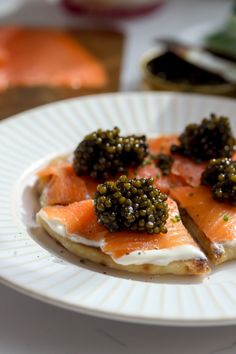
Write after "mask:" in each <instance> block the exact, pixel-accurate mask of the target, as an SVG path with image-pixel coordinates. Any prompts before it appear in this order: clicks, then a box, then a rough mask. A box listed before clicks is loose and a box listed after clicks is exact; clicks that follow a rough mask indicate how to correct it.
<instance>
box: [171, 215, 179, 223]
mask: <svg viewBox="0 0 236 354" xmlns="http://www.w3.org/2000/svg"><path fill="white" fill-rule="evenodd" d="M171 221H172V222H173V223H176V222H179V221H181V218H180V216H179V215H175V217H174V218H172V219H171Z"/></svg>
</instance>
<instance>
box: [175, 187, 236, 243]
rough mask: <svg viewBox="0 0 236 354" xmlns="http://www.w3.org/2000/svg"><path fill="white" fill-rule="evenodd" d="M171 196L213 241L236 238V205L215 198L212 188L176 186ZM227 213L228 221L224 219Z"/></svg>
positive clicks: (221, 241) (220, 241)
mask: <svg viewBox="0 0 236 354" xmlns="http://www.w3.org/2000/svg"><path fill="white" fill-rule="evenodd" d="M171 197H172V198H174V199H175V200H176V201H177V202H178V203H179V205H180V206H181V207H182V208H184V209H185V210H186V211H187V212H188V214H189V215H190V216H191V218H192V219H193V221H194V222H195V223H196V225H197V226H198V227H199V229H200V230H201V231H203V232H204V234H205V235H206V237H207V238H208V239H209V240H210V241H211V242H216V243H223V242H226V241H230V240H233V239H236V226H235V225H236V206H232V205H230V204H227V203H220V202H218V201H216V200H214V199H213V198H212V194H211V190H210V188H208V187H204V186H199V187H195V188H192V187H179V188H174V189H172V190H171ZM225 215H227V219H228V221H225V220H224V216H225Z"/></svg>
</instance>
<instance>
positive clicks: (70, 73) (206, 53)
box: [0, 0, 236, 118]
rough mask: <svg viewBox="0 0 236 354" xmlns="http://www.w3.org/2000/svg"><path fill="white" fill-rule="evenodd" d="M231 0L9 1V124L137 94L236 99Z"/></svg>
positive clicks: (4, 33) (0, 43)
mask: <svg viewBox="0 0 236 354" xmlns="http://www.w3.org/2000/svg"><path fill="white" fill-rule="evenodd" d="M235 11H236V5H235V2H234V1H232V0H224V1H220V0H207V1H205V0H199V1H197V2H196V1H189V0H129V1H127V0H90V1H87V0H1V1H0V25H1V27H0V105H1V107H2V110H1V112H0V117H1V118H4V117H7V116H9V115H12V114H14V113H17V112H20V111H22V110H25V109H28V108H31V107H35V106H37V105H40V104H44V103H48V102H52V101H56V100H59V99H64V98H69V97H76V96H81V95H87V94H92V93H102V92H110V91H118V90H122V91H130V90H132V91H133V90H170V91H183V92H198V93H203V94H214V95H215V94H216V95H224V96H230V97H234V96H235V83H236V69H235V68H236V66H235V60H236V17H235Z"/></svg>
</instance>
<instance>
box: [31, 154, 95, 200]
mask: <svg viewBox="0 0 236 354" xmlns="http://www.w3.org/2000/svg"><path fill="white" fill-rule="evenodd" d="M37 175H38V178H39V180H40V181H42V182H43V184H44V189H43V193H42V196H43V197H42V199H43V203H44V205H55V204H60V205H67V204H70V203H73V202H80V201H82V200H85V199H89V198H93V196H94V193H95V191H96V189H97V185H98V182H96V181H94V180H93V179H92V178H91V177H89V176H81V177H79V176H77V175H76V173H75V170H74V168H73V166H72V164H70V163H67V162H65V161H64V160H60V159H58V160H56V161H54V162H52V163H50V164H49V165H48V166H46V167H45V168H43V169H42V170H40V171H39V172H38V173H37Z"/></svg>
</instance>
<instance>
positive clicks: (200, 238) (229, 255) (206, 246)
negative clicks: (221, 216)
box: [179, 207, 236, 265]
mask: <svg viewBox="0 0 236 354" xmlns="http://www.w3.org/2000/svg"><path fill="white" fill-rule="evenodd" d="M179 210H180V214H181V219H182V221H183V224H184V226H185V227H186V229H187V230H188V232H189V233H190V235H192V237H193V238H194V239H195V241H196V242H197V243H198V244H199V245H200V246H201V248H202V249H203V251H204V252H205V253H206V255H207V256H208V257H209V259H210V260H211V262H212V263H213V264H214V265H218V264H221V263H224V262H226V261H229V260H232V259H236V244H235V246H232V245H227V244H224V243H213V242H211V241H210V240H209V239H208V238H207V236H206V235H205V234H204V232H203V231H202V230H200V229H199V227H198V226H197V225H196V223H195V222H194V221H193V219H192V218H191V216H190V215H189V214H188V213H187V211H186V210H185V209H183V208H181V207H179Z"/></svg>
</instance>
